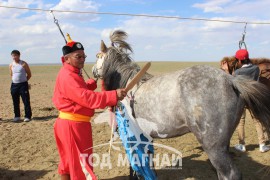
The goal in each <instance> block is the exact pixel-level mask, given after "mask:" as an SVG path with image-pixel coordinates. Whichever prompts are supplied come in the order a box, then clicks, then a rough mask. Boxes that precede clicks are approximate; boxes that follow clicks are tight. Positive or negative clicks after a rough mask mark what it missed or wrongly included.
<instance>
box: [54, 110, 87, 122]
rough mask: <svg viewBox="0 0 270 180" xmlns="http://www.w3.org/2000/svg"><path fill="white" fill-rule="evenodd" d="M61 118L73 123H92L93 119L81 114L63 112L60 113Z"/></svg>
mask: <svg viewBox="0 0 270 180" xmlns="http://www.w3.org/2000/svg"><path fill="white" fill-rule="evenodd" d="M58 117H59V118H61V119H67V120H71V121H78V122H90V120H91V117H90V116H85V115H81V114H74V113H70V112H63V111H59V116H58Z"/></svg>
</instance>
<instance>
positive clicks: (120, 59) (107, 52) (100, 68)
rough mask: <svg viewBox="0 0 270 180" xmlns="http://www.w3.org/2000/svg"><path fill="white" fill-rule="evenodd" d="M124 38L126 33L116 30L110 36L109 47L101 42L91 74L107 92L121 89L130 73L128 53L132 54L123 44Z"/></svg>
mask: <svg viewBox="0 0 270 180" xmlns="http://www.w3.org/2000/svg"><path fill="white" fill-rule="evenodd" d="M126 38H127V33H126V32H124V31H121V30H116V31H114V32H113V33H111V34H110V40H111V44H112V45H111V46H110V47H107V46H106V45H105V43H104V42H103V41H101V46H100V52H99V53H98V54H97V60H96V64H95V65H94V66H93V68H92V73H93V75H94V77H96V78H101V79H103V80H104V84H105V88H106V89H107V90H111V89H115V88H119V87H123V86H124V84H125V83H126V81H127V80H128V78H129V76H130V74H131V73H132V71H131V69H133V68H132V67H131V62H132V60H131V58H130V56H129V53H128V52H132V48H131V47H130V45H129V44H128V43H127V42H125V39H126ZM123 79H125V80H123ZM113 81H114V82H113Z"/></svg>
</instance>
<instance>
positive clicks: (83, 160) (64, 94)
mask: <svg viewBox="0 0 270 180" xmlns="http://www.w3.org/2000/svg"><path fill="white" fill-rule="evenodd" d="M62 51H63V57H62V62H63V67H62V68H61V69H60V71H59V73H58V76H57V78H56V84H55V89H54V95H53V103H54V105H55V106H56V108H57V109H58V110H59V116H58V118H57V119H56V122H55V124H54V134H55V140H56V144H57V148H58V152H59V155H60V163H59V166H58V172H59V174H60V175H61V179H62V180H64V179H72V180H84V179H93V180H96V179H97V178H96V176H95V175H94V173H93V167H92V165H91V164H92V158H91V157H92V156H91V154H92V147H93V141H92V128H91V123H90V120H91V117H92V116H93V115H94V110H95V109H98V108H105V107H106V106H115V105H116V104H117V101H118V100H122V99H123V98H124V97H125V96H126V92H125V91H124V89H117V90H113V91H102V92H94V89H96V87H97V85H96V82H95V80H93V79H89V80H88V81H86V82H85V81H84V79H83V77H82V74H81V69H82V68H83V67H84V62H85V58H86V55H85V53H84V48H83V45H82V44H81V43H79V42H74V41H72V40H71V39H70V38H69V42H68V43H67V44H66V45H65V46H64V47H63V48H62Z"/></svg>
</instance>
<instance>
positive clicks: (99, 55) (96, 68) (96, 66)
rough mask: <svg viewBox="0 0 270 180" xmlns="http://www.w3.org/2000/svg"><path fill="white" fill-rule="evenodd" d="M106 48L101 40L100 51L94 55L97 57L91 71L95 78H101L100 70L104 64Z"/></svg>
mask: <svg viewBox="0 0 270 180" xmlns="http://www.w3.org/2000/svg"><path fill="white" fill-rule="evenodd" d="M107 50H108V48H107V46H106V45H105V43H104V42H103V41H102V40H101V46H100V52H99V53H97V55H96V57H97V60H96V64H94V66H93V68H92V73H93V75H94V77H95V78H100V79H103V77H102V71H103V65H104V61H105V56H106V53H107Z"/></svg>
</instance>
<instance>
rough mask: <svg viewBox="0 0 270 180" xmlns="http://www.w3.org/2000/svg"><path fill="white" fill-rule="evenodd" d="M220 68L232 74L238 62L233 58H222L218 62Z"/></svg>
mask: <svg viewBox="0 0 270 180" xmlns="http://www.w3.org/2000/svg"><path fill="white" fill-rule="evenodd" d="M220 68H221V69H222V70H224V71H225V72H227V73H229V74H232V73H233V72H234V71H235V70H236V69H238V68H239V67H238V61H237V59H236V58H235V57H234V56H230V57H224V58H223V59H222V60H221V61H220Z"/></svg>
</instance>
